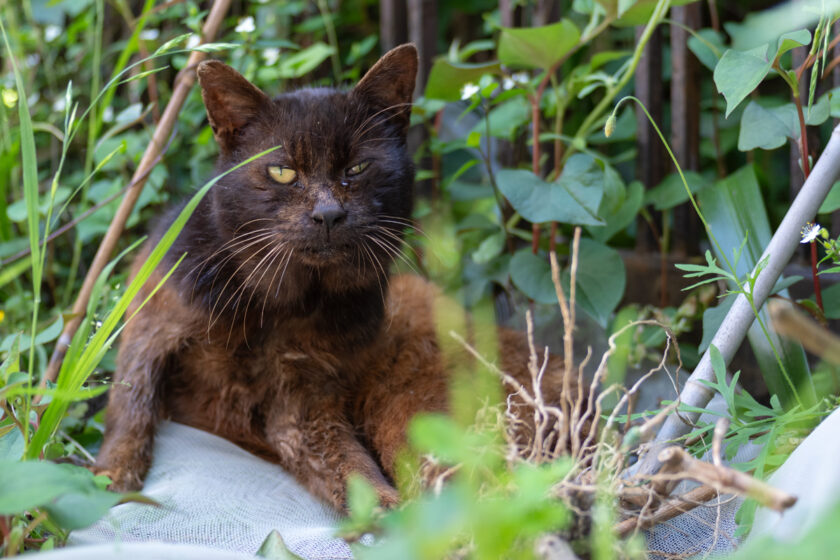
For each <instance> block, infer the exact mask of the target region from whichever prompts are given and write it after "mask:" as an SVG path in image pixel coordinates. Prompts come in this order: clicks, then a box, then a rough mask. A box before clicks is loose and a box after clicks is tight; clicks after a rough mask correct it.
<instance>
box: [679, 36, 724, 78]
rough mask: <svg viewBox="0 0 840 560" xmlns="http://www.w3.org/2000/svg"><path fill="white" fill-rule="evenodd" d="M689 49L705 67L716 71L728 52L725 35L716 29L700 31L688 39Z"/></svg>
mask: <svg viewBox="0 0 840 560" xmlns="http://www.w3.org/2000/svg"><path fill="white" fill-rule="evenodd" d="M688 48H689V49H690V50H691V52H693V53H694V56H696V57H697V60H699V61H700V63H701V64H702V65H703V66H705V67H706V68H708V69H709V70H712V71H714V69H715V66H717V63H718V61H719V60H720V57H721V56H723V53H724V51H725V50H726V47H725V46H724V44H723V33H721V32H719V31H715V30H714V29H699V30H697V31H696V34H694V35H692V36H691V37H690V38H689V39H688Z"/></svg>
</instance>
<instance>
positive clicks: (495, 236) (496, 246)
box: [472, 231, 505, 264]
mask: <svg viewBox="0 0 840 560" xmlns="http://www.w3.org/2000/svg"><path fill="white" fill-rule="evenodd" d="M504 247H505V233H504V232H503V231H496V232H493V233H492V234H490V235H488V236H487V237H485V238H484V240H483V241H482V242H481V244H480V245H479V246H478V249H476V250H475V252H473V254H472V259H473V261H475V262H476V263H477V264H485V263H488V262H490V261H491V260H493V259H495V258H496V257H498V256H499V255H500V254H501V252H502V249H504Z"/></svg>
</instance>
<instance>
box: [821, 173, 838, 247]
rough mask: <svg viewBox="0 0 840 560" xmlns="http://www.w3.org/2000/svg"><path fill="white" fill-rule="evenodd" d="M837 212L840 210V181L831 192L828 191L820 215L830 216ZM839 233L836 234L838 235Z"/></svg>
mask: <svg viewBox="0 0 840 560" xmlns="http://www.w3.org/2000/svg"><path fill="white" fill-rule="evenodd" d="M835 210H840V181H838V182H837V183H834V185H833V186H832V187H831V190H830V191H828V196H827V197H825V200H824V201H823V203H822V205H821V206H820V210H819V213H820V214H829V213H831V212H834V211H835ZM836 233H837V232H835V234H836Z"/></svg>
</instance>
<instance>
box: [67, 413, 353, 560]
mask: <svg viewBox="0 0 840 560" xmlns="http://www.w3.org/2000/svg"><path fill="white" fill-rule="evenodd" d="M143 494H145V495H146V496H149V497H150V498H152V499H154V500H156V501H157V502H159V503H160V504H161V507H154V506H149V505H145V504H137V503H128V504H123V505H119V506H117V507H115V508H112V509H111V511H110V512H109V513H108V515H107V516H105V517H104V518H103V519H102V520H100V521H98V522H97V523H95V524H94V525H93V526H91V527H89V528H87V529H84V530H81V531H74V532H73V533H72V534H71V535H70V539H69V544H70V545H71V546H73V547H78V546H81V545H101V544H109V545H112V546H110V548H109V547H98V548H96V549H93V548H90V549H89V555H88V556H84V557H85V558H97V559H99V558H102V559H104V558H169V556H162V555H161V554H163V553H164V552H165V550H166V547H165V546H164V547H161V546H160V545H155V546H157V548H155V547H154V546H153V547H150V548H148V549H147V550H148V552H149V555H144V554H141V553H140V552H139V551H141V550H142V547H139V548H138V547H133V548H131V551H132V553H131V554H128V553H127V550H128V549H126V548H125V546H123V550H122V554H117V551H118V549H119V547H114V546H113V543H142V542H148V541H157V542H158V543H160V542H163V543H178V544H191V545H198V547H210V548H213V549H219V550H226V551H232V552H236V553H246V554H247V555H253V554H254V553H255V552H256V551H257V550H258V549H259V547H260V545H261V544H262V543H263V541H264V540H265V539H266V537H267V536H268V535H269V533H270V532H271V531H273V530H277V532H279V533H280V535H281V536H282V538H283V541H284V542H285V543H286V546H287V547H288V548H289V550H290V551H292V552H294V553H295V554H297V555H299V556H301V557H302V558H305V559H307V560H310V559H311V560H316V559H317V560H327V559H329V560H340V559H350V558H352V557H353V556H352V553H351V551H350V548H349V547H348V546H347V544H346V543H345V542H344V541H342V540H341V539H338V538H336V537H335V536H334V534H335V530H336V527H337V525H338V522H339V520H340V517H339V515H338V514H337V513H336V512H335V511H333V510H332V509H331V508H330V507H328V506H326V505H324V504H322V503H321V502H319V501H318V500H317V499H316V498H314V497H313V496H311V495H310V494H309V493H308V492H307V491H306V490H305V489H304V488H303V487H302V486H301V485H300V484H298V483H297V481H295V479H294V478H293V477H292V476H291V475H289V474H287V473H286V472H285V471H284V470H283V469H282V468H280V467H279V466H278V465H275V464H272V463H269V462H267V461H264V460H262V459H260V458H258V457H255V456H254V455H251V454H250V453H248V452H247V451H244V450H243V449H240V448H239V447H237V446H236V445H234V444H233V443H231V442H229V441H227V440H225V439H222V438H220V437H218V436H215V435H213V434H210V433H207V432H203V431H201V430H197V429H195V428H190V427H188V426H184V425H182V424H176V423H174V422H163V423H162V424H161V425H160V428H159V429H158V433H157V436H156V437H155V451H154V461H153V464H152V468H151V470H150V471H149V474H148V476H147V477H146V484H145V486H144V488H143ZM85 548H88V547H85ZM108 550H110V551H111V552H113V553H114V554H112V555H110V556H108V555H105V556H96V555H94V553H96V552H97V551H99V552H100V553H101V552H102V551H108ZM70 551H72V549H69V550H68V552H70ZM79 552H81V551H79ZM179 553H180V555H176V556H173V557H178V558H185V559H188V558H208V556H207V555H206V549H202V548H196V550H195V553H194V554H191V553H190V552H189V548H188V547H187V548H180V549H179ZM76 557H78V558H81V556H67V558H76ZM228 557H230V558H239V555H232V556H223V558H228ZM57 558H58V557H57ZM60 558H65V557H64V556H60ZM220 558H221V557H220Z"/></svg>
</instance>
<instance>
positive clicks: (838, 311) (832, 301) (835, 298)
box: [822, 284, 840, 319]
mask: <svg viewBox="0 0 840 560" xmlns="http://www.w3.org/2000/svg"><path fill="white" fill-rule="evenodd" d="M822 297H823V305H824V306H825V316H826V318H828V319H840V284H834V285H832V286H829V287H828V288H825V289H823V291H822Z"/></svg>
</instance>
